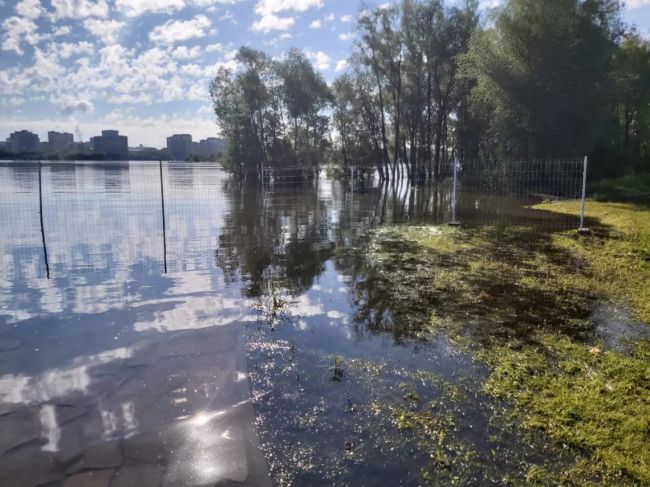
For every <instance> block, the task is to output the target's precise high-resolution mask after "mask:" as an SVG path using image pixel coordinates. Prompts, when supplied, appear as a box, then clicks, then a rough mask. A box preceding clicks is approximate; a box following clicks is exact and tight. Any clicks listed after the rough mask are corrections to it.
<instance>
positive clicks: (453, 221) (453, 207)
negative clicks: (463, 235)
mask: <svg viewBox="0 0 650 487" xmlns="http://www.w3.org/2000/svg"><path fill="white" fill-rule="evenodd" d="M453 164H454V172H453V173H454V176H453V180H452V184H451V221H450V222H449V225H452V226H458V225H460V222H458V221H456V188H457V184H458V160H457V159H456V158H455V157H454V159H453Z"/></svg>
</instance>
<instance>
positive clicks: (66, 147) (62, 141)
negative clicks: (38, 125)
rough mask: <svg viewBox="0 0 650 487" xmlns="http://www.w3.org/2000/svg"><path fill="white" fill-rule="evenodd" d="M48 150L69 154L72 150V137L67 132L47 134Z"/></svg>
mask: <svg viewBox="0 0 650 487" xmlns="http://www.w3.org/2000/svg"><path fill="white" fill-rule="evenodd" d="M47 142H48V149H49V150H50V151H52V152H69V151H72V150H74V137H73V135H72V134H70V133H68V132H55V131H51V132H48V133H47Z"/></svg>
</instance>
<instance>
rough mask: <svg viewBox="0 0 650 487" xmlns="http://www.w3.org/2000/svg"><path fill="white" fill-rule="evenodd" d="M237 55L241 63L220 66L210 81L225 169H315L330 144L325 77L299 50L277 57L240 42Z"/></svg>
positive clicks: (255, 172) (258, 172)
mask: <svg viewBox="0 0 650 487" xmlns="http://www.w3.org/2000/svg"><path fill="white" fill-rule="evenodd" d="M235 59H236V61H237V66H238V67H237V69H236V70H231V69H228V68H221V69H220V70H219V72H218V73H217V76H216V77H215V79H214V80H213V82H212V84H211V85H210V96H211V98H212V103H213V107H214V113H215V115H216V117H217V121H218V123H219V126H220V127H221V130H222V132H223V134H224V136H225V137H226V139H227V141H228V146H229V149H228V154H227V157H226V159H225V164H226V167H227V169H229V170H230V171H231V172H233V173H234V174H237V175H238V176H240V177H244V176H245V175H248V176H251V177H253V176H255V177H261V175H262V173H263V171H264V170H265V169H268V168H272V167H285V168H286V167H295V166H298V167H300V168H303V169H307V170H308V171H309V172H315V171H316V170H317V168H318V167H319V166H321V165H322V164H323V163H324V162H325V159H324V155H325V154H326V153H327V146H328V133H329V119H328V117H327V116H325V115H324V110H325V109H326V108H327V107H328V105H329V104H330V99H331V95H330V91H329V88H328V86H327V83H325V81H324V80H323V78H322V76H321V75H320V74H319V73H317V72H316V71H314V68H313V66H312V65H311V63H310V62H309V61H308V60H307V59H306V58H305V56H304V55H303V54H302V53H301V52H300V51H298V50H292V51H290V52H289V53H288V55H287V56H286V58H285V59H284V60H282V61H276V60H272V59H270V58H269V57H268V56H267V55H266V54H265V53H263V52H261V51H256V50H254V49H250V48H248V47H242V48H241V49H240V50H239V52H238V54H237V56H236V58H235Z"/></svg>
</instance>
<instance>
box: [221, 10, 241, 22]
mask: <svg viewBox="0 0 650 487" xmlns="http://www.w3.org/2000/svg"><path fill="white" fill-rule="evenodd" d="M219 20H223V21H226V20H228V21H230V22H232V23H233V24H235V25H237V19H236V18H235V14H233V13H232V12H231V11H230V10H226V11H225V12H224V14H223V15H222V16H221V17H219Z"/></svg>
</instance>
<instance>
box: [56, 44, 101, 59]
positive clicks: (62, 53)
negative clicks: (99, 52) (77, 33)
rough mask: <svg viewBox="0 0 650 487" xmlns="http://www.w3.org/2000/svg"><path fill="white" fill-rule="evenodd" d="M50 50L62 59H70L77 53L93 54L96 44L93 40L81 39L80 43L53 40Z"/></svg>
mask: <svg viewBox="0 0 650 487" xmlns="http://www.w3.org/2000/svg"><path fill="white" fill-rule="evenodd" d="M48 51H49V52H50V53H52V54H54V55H57V56H59V57H60V58H62V59H68V58H70V57H72V56H76V55H82V54H86V55H89V56H91V55H93V54H94V53H95V45H94V44H93V43H91V42H86V41H81V42H78V43H76V44H75V43H73V42H51V43H50V44H49V46H48Z"/></svg>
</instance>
